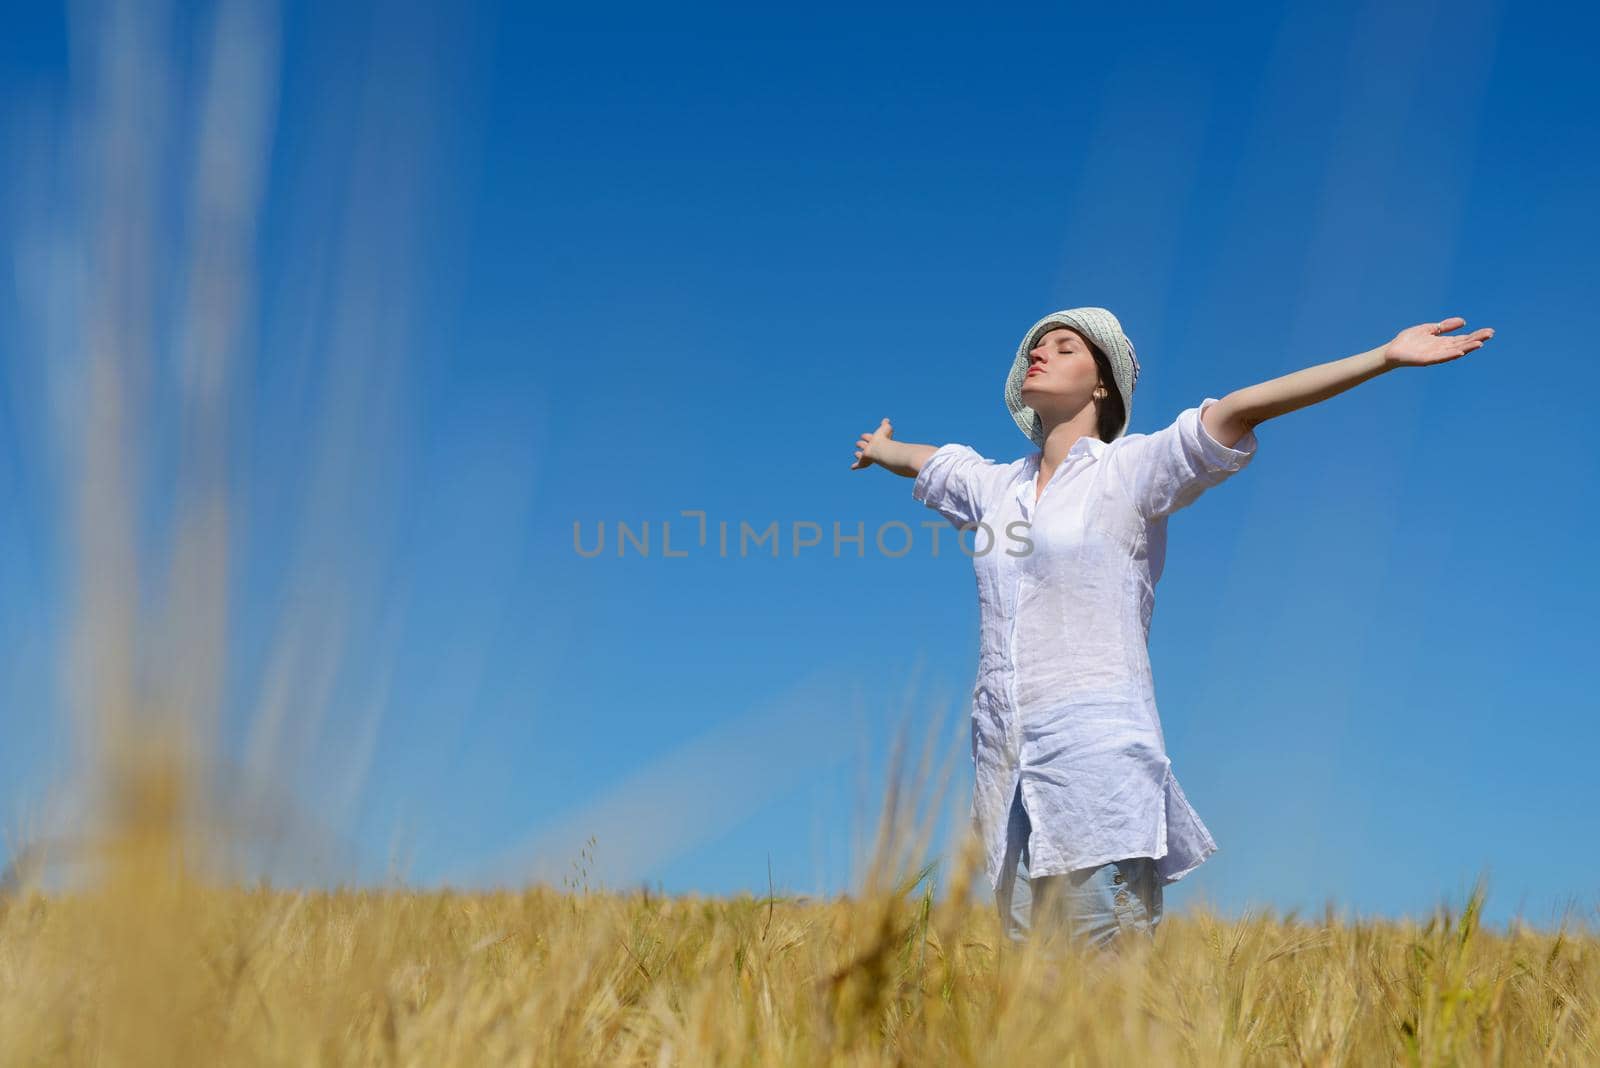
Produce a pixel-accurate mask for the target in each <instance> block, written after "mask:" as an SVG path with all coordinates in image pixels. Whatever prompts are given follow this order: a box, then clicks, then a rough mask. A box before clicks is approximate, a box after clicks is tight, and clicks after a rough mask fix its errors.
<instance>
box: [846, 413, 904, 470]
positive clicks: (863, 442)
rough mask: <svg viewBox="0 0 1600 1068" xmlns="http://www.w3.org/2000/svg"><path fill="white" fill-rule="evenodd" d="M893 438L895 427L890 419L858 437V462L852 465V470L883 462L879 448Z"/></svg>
mask: <svg viewBox="0 0 1600 1068" xmlns="http://www.w3.org/2000/svg"><path fill="white" fill-rule="evenodd" d="M893 440H894V427H893V426H892V425H891V424H890V422H889V420H888V419H884V420H883V422H881V423H879V424H878V429H876V430H869V431H868V432H867V433H865V434H862V435H861V437H859V438H857V439H856V462H855V463H853V464H851V465H850V470H852V471H857V470H860V469H861V468H863V467H870V466H871V465H872V464H875V463H880V462H882V459H883V458H882V456H881V455H880V453H879V448H880V446H881V445H882V444H883V443H884V442H886V441H893Z"/></svg>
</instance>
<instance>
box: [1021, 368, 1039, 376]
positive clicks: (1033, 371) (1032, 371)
mask: <svg viewBox="0 0 1600 1068" xmlns="http://www.w3.org/2000/svg"><path fill="white" fill-rule="evenodd" d="M1042 373H1044V368H1043V367H1030V368H1028V373H1027V374H1025V375H1023V376H1022V377H1023V378H1032V377H1033V376H1034V375H1037V374H1042Z"/></svg>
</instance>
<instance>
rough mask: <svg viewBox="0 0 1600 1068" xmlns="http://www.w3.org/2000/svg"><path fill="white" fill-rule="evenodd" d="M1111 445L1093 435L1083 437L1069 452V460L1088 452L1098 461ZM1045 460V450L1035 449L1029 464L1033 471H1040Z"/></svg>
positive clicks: (1073, 444)
mask: <svg viewBox="0 0 1600 1068" xmlns="http://www.w3.org/2000/svg"><path fill="white" fill-rule="evenodd" d="M1109 445H1110V442H1105V441H1101V440H1100V439H1099V438H1097V437H1095V436H1094V435H1093V434H1085V435H1084V436H1083V437H1081V438H1079V439H1078V440H1077V441H1074V442H1073V443H1072V448H1070V449H1068V450H1067V459H1069V460H1070V459H1072V458H1073V457H1074V456H1076V455H1078V454H1079V453H1082V452H1087V453H1088V454H1089V455H1090V456H1093V457H1094V458H1095V459H1097V460H1098V459H1099V458H1100V454H1101V453H1103V452H1105V451H1106V449H1107V448H1108V447H1109ZM1043 460H1044V450H1043V449H1035V450H1034V451H1033V453H1032V455H1030V456H1029V457H1028V462H1029V463H1030V464H1032V465H1033V470H1035V471H1038V470H1039V464H1040V463H1041V462H1042V461H1043Z"/></svg>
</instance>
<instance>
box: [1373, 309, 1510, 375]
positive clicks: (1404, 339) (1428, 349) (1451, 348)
mask: <svg viewBox="0 0 1600 1068" xmlns="http://www.w3.org/2000/svg"><path fill="white" fill-rule="evenodd" d="M1466 325H1467V321H1466V320H1465V319H1463V318H1461V317H1460V316H1454V317H1452V318H1449V319H1446V320H1444V321H1443V322H1439V323H1421V324H1419V325H1417V326H1413V327H1410V328H1409V329H1406V330H1402V331H1400V332H1399V333H1398V334H1396V335H1395V338H1394V340H1393V341H1391V342H1389V344H1388V345H1386V346H1384V349H1383V359H1384V362H1385V363H1387V364H1388V365H1389V366H1391V367H1425V366H1427V365H1428V364H1434V363H1449V362H1450V361H1451V360H1459V359H1460V358H1461V357H1463V356H1465V355H1466V354H1467V353H1469V352H1471V351H1472V350H1473V349H1481V348H1483V343H1484V342H1485V341H1488V340H1489V339H1490V338H1492V337H1494V331H1493V330H1492V329H1490V328H1489V327H1487V326H1485V327H1482V328H1480V329H1478V330H1474V331H1473V332H1472V333H1470V334H1450V333H1448V332H1447V331H1450V330H1459V329H1461V328H1462V327H1463V326H1466Z"/></svg>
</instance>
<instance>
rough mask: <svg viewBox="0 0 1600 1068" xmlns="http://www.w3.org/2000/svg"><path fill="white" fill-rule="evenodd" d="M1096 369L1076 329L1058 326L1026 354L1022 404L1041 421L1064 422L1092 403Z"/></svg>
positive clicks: (1087, 344) (1097, 382) (1098, 376)
mask: <svg viewBox="0 0 1600 1068" xmlns="http://www.w3.org/2000/svg"><path fill="white" fill-rule="evenodd" d="M1099 384H1100V370H1099V368H1097V367H1096V366H1095V362H1094V354H1093V353H1092V352H1090V351H1089V343H1088V342H1087V341H1085V340H1084V339H1083V337H1082V335H1080V334H1079V333H1078V332H1077V331H1076V330H1073V329H1071V328H1069V327H1065V326H1058V327H1055V328H1054V329H1051V330H1048V331H1046V332H1045V334H1044V335H1043V336H1042V337H1040V338H1039V343H1038V344H1037V345H1035V346H1034V347H1033V351H1032V352H1030V353H1029V354H1028V373H1027V374H1026V375H1025V376H1024V377H1023V379H1022V401H1023V403H1024V404H1026V405H1027V406H1028V407H1030V408H1032V409H1033V410H1034V411H1036V412H1038V413H1039V417H1040V418H1041V419H1050V418H1055V419H1068V418H1071V417H1072V416H1073V415H1074V414H1076V413H1077V412H1079V411H1081V410H1082V409H1083V407H1084V405H1086V404H1089V403H1091V402H1092V400H1093V397H1094V389H1095V386H1097V385H1099Z"/></svg>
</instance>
